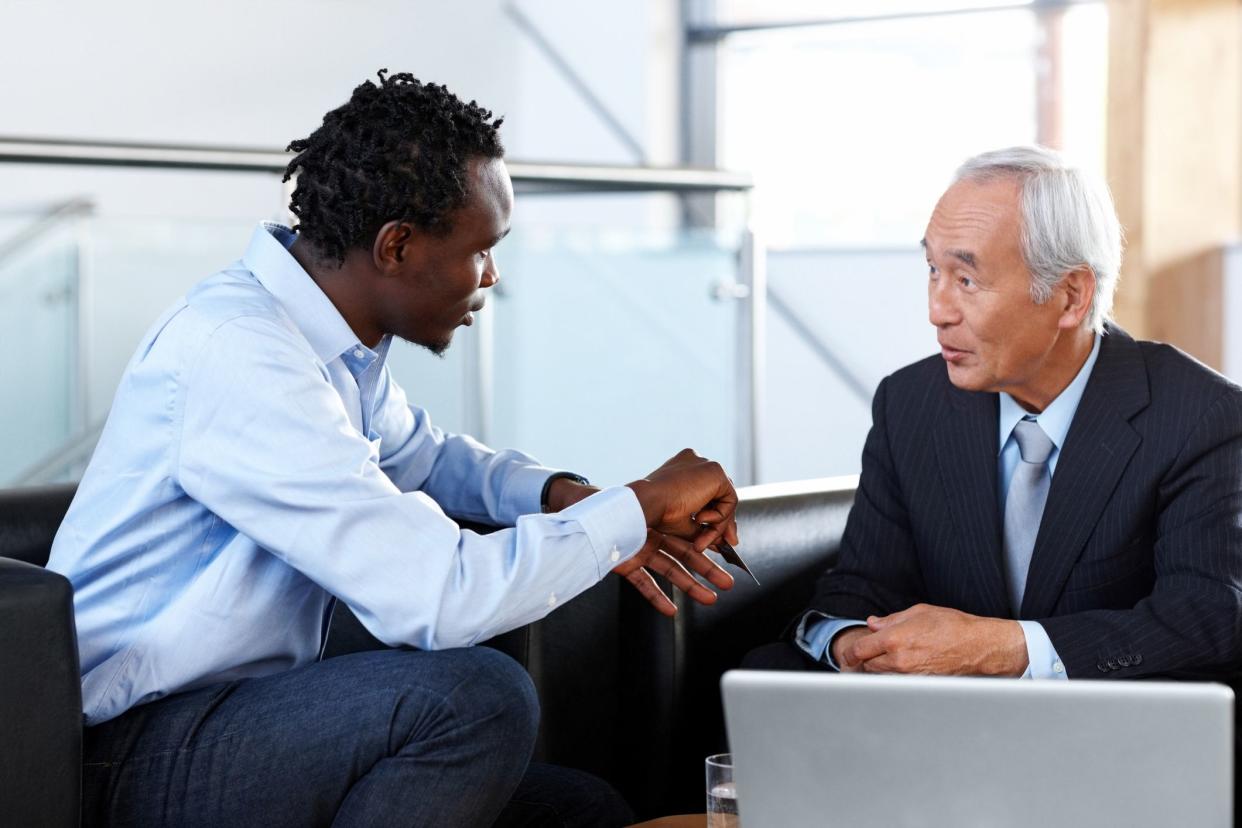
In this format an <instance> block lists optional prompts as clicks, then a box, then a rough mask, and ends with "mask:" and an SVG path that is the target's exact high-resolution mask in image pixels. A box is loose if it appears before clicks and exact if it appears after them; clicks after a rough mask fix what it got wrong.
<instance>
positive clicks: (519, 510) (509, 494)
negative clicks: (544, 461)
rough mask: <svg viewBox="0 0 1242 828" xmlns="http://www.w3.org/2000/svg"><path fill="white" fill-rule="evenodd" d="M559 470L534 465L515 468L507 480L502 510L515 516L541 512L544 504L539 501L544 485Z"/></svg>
mask: <svg viewBox="0 0 1242 828" xmlns="http://www.w3.org/2000/svg"><path fill="white" fill-rule="evenodd" d="M558 471H559V469H549V468H547V467H545V466H534V465H532V466H522V467H520V468H517V469H514V470H513V471H512V472H510V473H509V478H508V479H507V480H506V481H505V491H504V498H503V500H502V501H501V510H502V512H503V513H504V514H507V515H515V516H520V515H537V514H539V513H540V512H541V511H542V506H543V504H541V503H540V502H539V497H540V495H542V494H543V486H544V484H545V483H547V482H548V478H549V477H551V476H552V475H554V474H556V473H557V472H558Z"/></svg>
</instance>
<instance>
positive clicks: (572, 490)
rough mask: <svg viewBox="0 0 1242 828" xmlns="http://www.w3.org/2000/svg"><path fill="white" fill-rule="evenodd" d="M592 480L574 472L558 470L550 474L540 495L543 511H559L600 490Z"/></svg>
mask: <svg viewBox="0 0 1242 828" xmlns="http://www.w3.org/2000/svg"><path fill="white" fill-rule="evenodd" d="M598 491H599V489H598V488H596V487H595V486H592V485H591V483H590V481H589V480H587V479H586V478H585V477H583V476H582V475H580V474H574V473H573V472H556V473H554V474H551V475H549V476H548V479H547V482H545V483H544V484H543V492H542V493H541V494H540V496H539V505H540V508H541V509H542V511H544V512H545V513H547V512H559V511H561V510H563V509H568V508H569V507H570V506H573V505H574V504H575V503H577V502H578V501H580V500H584V499H586V498H588V497H590V496H591V495H593V494H595V493H596V492H598Z"/></svg>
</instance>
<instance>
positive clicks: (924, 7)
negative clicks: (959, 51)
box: [716, 0, 1030, 25]
mask: <svg viewBox="0 0 1242 828" xmlns="http://www.w3.org/2000/svg"><path fill="white" fill-rule="evenodd" d="M1024 2H1025V3H1029V2H1030V0H827V2H825V0H717V2H716V22H717V23H719V24H721V25H730V24H732V25H744V24H747V23H777V22H782V21H791V20H825V19H827V20H832V19H840V18H843V17H880V16H884V15H890V14H902V13H912V14H923V13H926V12H938V11H945V10H957V9H983V8H995V7H997V6H1016V5H1019V4H1023V3H1024Z"/></svg>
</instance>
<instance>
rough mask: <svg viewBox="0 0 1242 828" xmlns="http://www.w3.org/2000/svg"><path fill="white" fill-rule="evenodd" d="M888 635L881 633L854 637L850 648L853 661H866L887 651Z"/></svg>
mask: <svg viewBox="0 0 1242 828" xmlns="http://www.w3.org/2000/svg"><path fill="white" fill-rule="evenodd" d="M888 643H889V642H888V637H887V636H885V635H883V634H881V633H870V634H868V635H860V636H858V638H856V639H854V642H853V646H852V647H850V648H848V649H851V650H852V651H853V652H852V655H853V660H854V661H855V662H859V661H867V660H868V659H872V658H875V657H877V656H880V655H883V654H884V653H887V652H888Z"/></svg>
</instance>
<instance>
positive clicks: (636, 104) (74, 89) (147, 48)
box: [0, 0, 677, 217]
mask: <svg viewBox="0 0 1242 828" xmlns="http://www.w3.org/2000/svg"><path fill="white" fill-rule="evenodd" d="M516 5H517V7H518V8H519V9H520V10H521V12H522V13H523V14H524V15H525V16H526V17H528V18H529V19H531V20H532V21H533V22H534V24H535V25H536V26H537V27H539V29H540V30H542V31H543V32H544V34H545V36H546V37H547V38H548V39H549V40H551V41H552V42H553V44H554V45H555V47H556V48H557V49H558V50H559V51H560V52H561V53H562V55H563V56H564V57H565V59H566V60H567V61H569V63H570V64H571V65H573V67H574V68H575V69H576V70H577V72H578V73H579V75H580V76H581V77H582V78H583V80H584V81H585V82H586V83H587V84H588V85H589V86H590V87H591V88H592V90H593V91H594V92H595V93H596V95H597V96H598V97H599V98H600V99H602V100H603V101H605V102H606V104H607V105H608V107H609V108H610V109H611V111H612V112H613V114H614V115H615V116H616V117H617V118H618V119H620V120H621V121H622V122H623V123H624V124H625V126H626V128H627V129H628V130H629V131H630V132H631V133H632V134H634V135H636V136H638V137H639V139H640V141H642V143H643V144H644V145H645V146H646V147H649V148H650V152H651V156H652V158H653V160H657V161H665V162H667V161H670V160H671V155H670V151H671V147H673V146H674V145H675V141H674V139H673V135H674V134H675V133H674V130H675V126H676V123H677V120H676V110H675V108H670V109H668V111H667V112H652V111H650V110H649V109H648V102H649V101H651V100H653V99H654V100H663V101H668V95H667V87H668V85H669V83H668V82H669V78H670V77H671V74H670V73H671V71H672V69H671V67H675V65H676V62H675V61H676V55H675V50H676V43H675V39H674V38H670V37H669V32H668V29H669V27H670V26H672V25H675V22H676V21H675V19H671V18H670V16H669V14H668V11H667V7H668V6H670V5H672V4H669V3H668V2H666V1H665V0H647V2H639V3H607V4H604V3H574V2H572V1H571V0H519V1H518V2H517V3H516ZM505 6H506V3H505V2H502V0H456V2H451V3H450V2H443V0H367V2H347V1H346V0H298V2H293V0H262V2H247V1H246V0H216V2H212V3H202V4H192V5H191V4H181V3H154V2H139V0H109V2H104V3H100V2H90V0H5V2H4V3H2V4H0V77H3V78H4V83H3V84H0V135H12V136H25V137H40V136H46V137H64V138H75V139H96V140H109V139H111V140H126V141H151V142H180V143H193V144H217V145H226V146H227V145H232V146H238V145H240V146H257V147H265V148H278V147H283V146H284V145H285V144H287V143H288V142H289V141H290V140H291V139H293V138H297V137H302V136H304V135H306V134H307V133H309V132H310V131H311V130H313V129H314V128H315V127H316V126H318V124H319V122H320V119H321V117H322V115H323V113H324V112H326V111H327V110H329V109H331V108H333V107H335V106H337V105H339V104H340V103H343V102H344V101H345V100H346V99H347V98H348V97H349V93H350V91H351V90H352V89H353V87H354V86H355V85H357V84H358V83H360V82H361V81H363V80H364V79H367V78H373V77H374V74H375V71H376V70H377V69H379V68H381V67H387V68H388V69H390V70H391V71H393V72H396V71H410V72H413V73H414V74H415V75H416V76H418V77H420V78H422V79H424V80H429V81H436V82H440V83H444V84H447V85H448V87H449V88H450V89H452V90H453V91H454V92H456V93H457V94H458V95H459V96H461V97H462V98H465V99H467V100H469V99H476V100H478V101H479V103H480V104H482V105H483V106H486V107H488V108H490V109H492V110H493V111H495V112H497V113H498V114H502V115H504V116H505V118H506V122H505V123H506V126H505V128H504V131H503V135H504V139H505V142H506V144H507V147H508V151H509V155H510V157H512V158H520V159H550V160H568V161H599V162H611V163H632V162H633V161H634V159H633V158H632V156H631V154H630V153H629V152H628V151H627V150H626V149H625V148H624V146H623V145H622V144H621V143H620V142H618V141H617V139H616V138H614V137H613V135H612V134H611V133H610V132H609V131H608V130H607V129H606V128H605V127H604V126H603V125H602V124H601V122H600V120H599V119H598V118H597V117H596V116H595V115H594V114H593V113H592V112H591V111H590V110H589V109H588V107H587V106H586V105H585V104H584V103H583V101H582V99H581V97H580V96H578V95H577V93H576V92H575V91H574V90H573V89H572V87H571V86H570V85H569V84H568V83H567V82H566V81H565V80H564V79H563V78H562V77H561V76H559V75H558V74H557V73H556V71H555V70H554V69H553V68H552V65H551V64H550V62H549V61H548V60H547V59H546V58H545V57H544V56H543V55H542V54H540V52H539V51H538V50H537V49H536V48H535V47H534V46H533V45H532V43H531V41H530V39H529V38H528V37H526V36H525V35H524V34H523V33H522V32H521V30H520V29H519V27H518V26H517V25H515V23H514V21H513V20H512V19H511V18H510V17H509V16H508V15H507V14H506V11H505ZM649 93H650V94H649ZM668 102H669V103H670V104H672V105H674V106H675V101H668ZM84 193H85V194H91V195H94V196H95V197H96V199H97V200H98V202H99V206H100V209H101V210H102V211H103V212H105V213H113V214H125V215H148V214H154V215H161V216H170V215H177V216H195V217H198V216H238V215H260V216H267V215H274V214H277V213H278V212H279V210H280V206H281V205H280V200H279V199H280V193H279V188H278V187H277V186H276V185H275V184H274V183H273V182H272V181H271V180H270V177H268V176H250V175H236V176H234V175H215V174H212V175H204V174H171V173H135V172H132V171H127V172H98V171H93V170H88V169H75V168H24V169H23V168H16V167H13V166H11V165H0V211H4V210H11V209H13V208H14V207H19V206H28V205H32V204H39V203H47V202H50V201H54V200H57V199H60V198H67V197H70V196H76V195H80V194H84Z"/></svg>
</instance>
